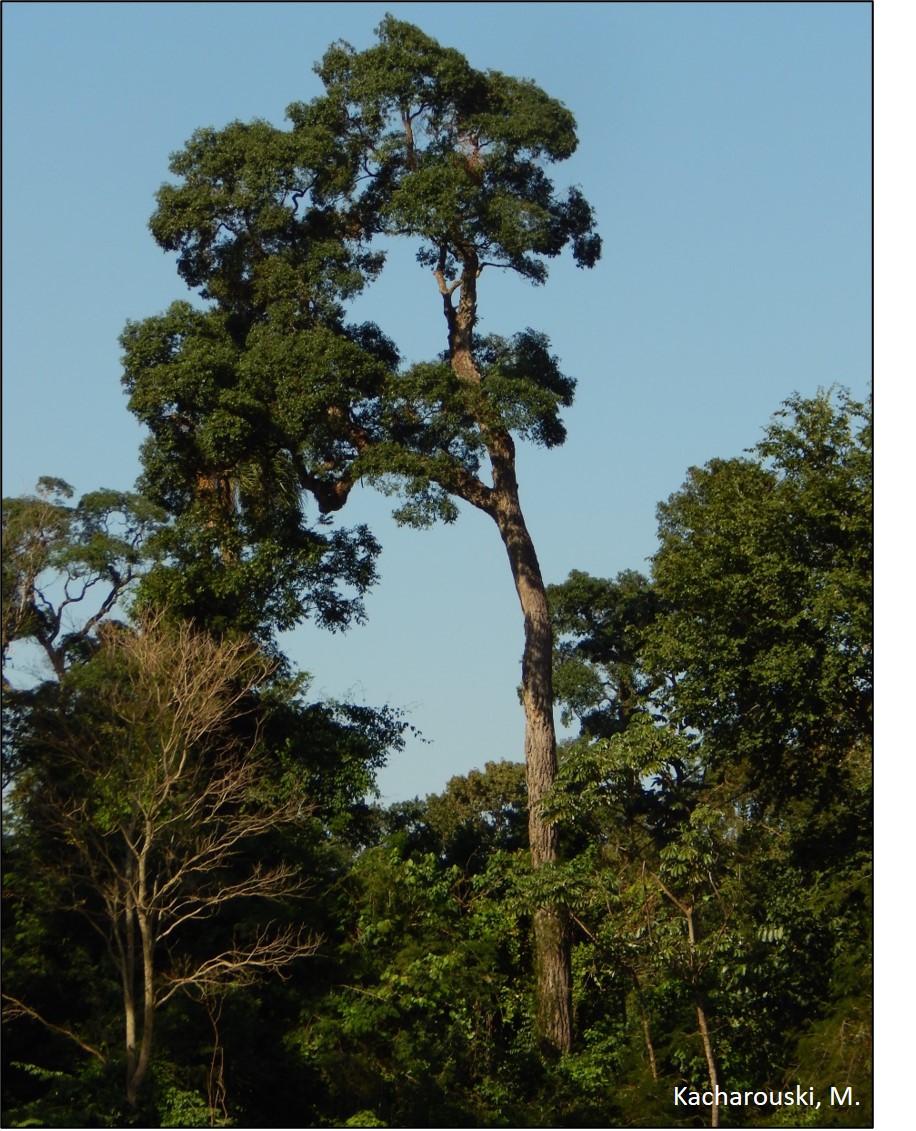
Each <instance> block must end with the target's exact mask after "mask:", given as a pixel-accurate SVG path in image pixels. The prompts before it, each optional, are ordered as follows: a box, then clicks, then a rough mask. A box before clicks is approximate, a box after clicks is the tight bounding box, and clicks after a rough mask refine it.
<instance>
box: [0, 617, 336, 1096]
mask: <svg viewBox="0 0 916 1131" xmlns="http://www.w3.org/2000/svg"><path fill="white" fill-rule="evenodd" d="M271 670H272V669H271V665H270V664H269V663H267V662H266V661H265V660H264V658H263V657H262V655H260V654H259V652H258V651H257V650H256V649H255V648H253V647H252V645H251V644H250V643H248V642H247V641H244V640H237V641H233V642H216V641H214V640H213V639H212V638H210V637H207V636H205V635H202V634H200V633H197V632H195V631H194V630H193V629H191V628H190V627H188V626H187V625H181V626H178V627H170V626H167V625H166V624H165V623H164V622H163V621H161V620H160V621H155V620H152V621H147V622H145V623H142V624H141V625H140V627H139V629H138V630H137V631H133V630H129V629H125V628H119V627H117V626H113V625H112V626H108V628H107V629H105V630H104V631H103V632H102V636H101V646H100V649H99V652H98V654H97V655H96V656H95V657H94V658H93V659H92V660H91V661H90V662H89V663H87V664H85V665H82V666H81V667H79V668H77V669H74V670H73V672H71V673H69V674H68V676H67V678H66V679H65V680H64V682H63V683H62V686H61V694H60V697H59V699H58V702H57V704H56V707H55V709H54V711H53V712H50V711H48V712H37V713H35V714H34V715H33V717H32V720H31V733H30V736H29V742H28V746H29V753H30V758H29V760H28V765H27V766H26V768H24V769H23V770H22V771H21V772H20V773H19V774H18V775H17V779H16V784H15V787H14V790H13V794H12V799H11V805H12V808H13V812H14V814H15V817H16V819H17V820H18V821H20V822H27V823H28V825H29V827H30V828H31V830H32V831H33V833H35V834H37V836H38V837H39V839H40V841H41V846H42V847H41V850H40V851H39V853H38V860H39V862H40V867H41V868H42V869H43V871H44V872H46V873H47V874H48V876H49V877H50V878H51V880H52V881H53V883H55V884H56V885H59V886H58V890H60V891H61V893H62V895H61V899H62V902H63V903H64V904H65V905H66V906H68V907H69V909H70V910H72V911H74V912H77V913H79V914H80V915H82V916H83V917H84V918H85V919H86V920H87V921H88V922H89V924H90V925H91V926H92V927H93V928H94V929H95V931H97V932H98V934H99V935H100V936H101V937H102V939H103V940H104V942H105V946H106V949H107V952H108V954H109V956H110V958H111V962H112V963H113V965H114V968H115V970H116V972H117V978H118V982H119V985H120V992H121V1000H122V1013H123V1025H124V1053H125V1058H126V1095H127V1101H128V1103H129V1104H130V1105H131V1106H136V1103H137V1096H138V1091H139V1089H140V1086H141V1084H142V1083H143V1080H144V1077H145V1076H146V1073H147V1070H148V1068H149V1064H150V1056H151V1054H152V1051H153V1045H154V1019H155V1015H156V1011H157V1010H158V1009H159V1008H160V1007H161V1006H162V1005H163V1004H164V1003H165V1002H167V1001H168V1000H169V999H170V998H171V997H172V996H173V995H175V994H176V993H177V992H178V991H180V990H186V991H198V992H199V993H201V994H204V995H208V994H212V993H213V992H215V991H217V990H219V989H221V988H224V987H228V986H232V985H239V984H245V983H247V982H250V981H251V980H253V979H254V978H256V977H258V976H259V975H262V974H264V973H268V972H281V971H282V970H283V969H284V968H285V967H286V966H288V965H289V964H290V963H291V962H293V961H294V960H295V959H297V958H301V957H304V956H306V955H309V954H312V953H313V952H314V951H315V949H316V946H317V940H316V939H315V938H314V937H313V936H310V935H308V934H306V933H305V932H303V931H302V930H298V929H297V928H296V927H295V926H291V925H287V926H274V925H272V924H271V923H267V922H263V921H262V922H260V923H259V924H257V925H256V926H254V927H252V928H250V929H249V931H248V933H247V934H244V933H242V932H234V933H233V934H232V935H231V937H227V936H225V935H224V936H223V938H222V942H220V943H218V944H216V943H213V942H209V943H207V945H208V946H210V947H211V949H209V950H206V949H202V946H201V940H202V939H204V938H205V937H206V938H208V939H209V938H219V937H220V932H219V930H217V931H216V932H215V933H214V934H213V935H212V936H205V935H204V934H203V933H202V932H201V931H200V929H199V924H200V921H201V920H204V919H214V918H218V917H219V916H220V915H221V913H223V912H224V911H227V910H229V909H231V908H232V907H234V906H235V905H236V904H237V903H238V902H239V901H241V900H248V901H251V900H258V901H263V900H270V901H284V900H287V899H290V898H292V897H295V896H297V895H300V894H301V893H302V892H303V890H304V886H305V884H304V881H303V878H302V876H301V874H300V871H299V869H298V868H296V867H295V866H293V865H290V864H285V863H279V864H274V865H271V866H265V865H264V864H262V863H261V861H260V859H259V853H258V841H259V839H260V838H262V837H264V836H265V834H267V833H268V832H270V831H272V830H275V829H276V828H277V827H278V826H283V825H290V824H292V823H294V822H298V821H301V820H302V819H303V817H304V816H306V814H307V810H306V809H305V807H304V805H303V802H302V800H301V797H300V796H299V795H298V794H297V793H296V792H295V791H292V792H290V793H289V795H288V796H286V797H285V798H283V799H280V800H278V799H277V797H276V795H275V793H273V792H272V791H271V788H270V786H269V785H268V782H269V775H268V774H267V773H266V768H265V759H264V757H263V755H262V751H261V749H260V745H259V736H258V732H257V726H256V724H254V723H253V721H252V719H253V717H254V713H253V710H252V700H253V699H254V698H255V696H256V693H257V689H258V687H259V686H260V685H262V684H263V683H264V682H265V680H267V679H268V678H269V676H270V674H271ZM195 925H198V926H197V929H196V930H195V929H194V928H195ZM189 928H191V929H190V930H189ZM4 997H5V998H6V1001H7V1004H8V1006H9V1007H10V1009H11V1011H12V1012H13V1014H16V1013H17V1012H18V1013H20V1014H21V1013H25V1014H28V1015H30V1016H32V1017H34V1018H36V1019H37V1020H40V1021H42V1022H43V1023H45V1024H46V1025H48V1026H49V1027H50V1028H52V1029H56V1031H58V1032H65V1033H66V1034H67V1035H68V1036H70V1037H72V1038H73V1039H74V1040H76V1041H77V1043H79V1044H80V1045H81V1047H83V1048H84V1049H86V1050H87V1051H89V1052H94V1053H95V1055H97V1056H100V1055H101V1054H100V1052H99V1050H97V1049H93V1048H92V1047H91V1046H90V1045H89V1043H88V1042H86V1041H83V1040H81V1038H80V1036H79V1034H78V1033H77V1032H76V1031H75V1030H74V1029H73V1027H72V1026H71V1027H69V1028H65V1027H63V1026H61V1025H57V1024H54V1023H53V1022H51V1021H50V1020H48V1019H47V1018H45V1017H41V1016H39V1015H38V1013H37V1012H36V1011H35V1010H34V1009H32V1008H31V1007H30V1006H29V1004H28V1003H26V1002H22V1001H19V1000H18V999H16V998H15V997H13V996H11V995H4Z"/></svg>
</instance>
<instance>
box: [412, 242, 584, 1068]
mask: <svg viewBox="0 0 916 1131" xmlns="http://www.w3.org/2000/svg"><path fill="white" fill-rule="evenodd" d="M461 258H462V261H463V264H464V269H463V271H462V274H461V277H460V279H459V280H456V281H454V282H451V283H449V282H448V281H447V279H446V277H445V251H444V250H443V252H442V254H441V256H440V260H439V267H438V269H437V271H436V272H435V274H436V280H437V282H438V285H439V291H440V294H441V295H442V301H443V311H444V314H445V318H446V322H447V323H448V344H449V361H450V364H451V367H452V370H453V372H454V373H455V375H456V376H457V377H458V378H459V379H460V380H462V381H468V382H479V381H480V380H481V374H480V370H479V369H478V367H477V362H476V360H475V357H474V337H473V331H474V324H475V323H476V321H477V276H478V274H479V273H480V268H479V266H478V263H477V258H476V255H475V253H474V252H473V250H472V249H462V253H461ZM456 290H457V291H458V292H459V298H458V303H457V306H456V305H455V304H454V301H453V295H454V293H455V291H456ZM478 423H479V425H480V428H481V432H482V434H483V436H484V439H485V443H486V446H487V451H488V453H489V456H490V465H491V469H492V474H493V486H492V488H490V489H487V488H485V487H483V486H482V485H481V484H479V483H478V484H477V486H478V487H479V488H480V491H481V492H482V493H483V494H481V495H480V497H477V495H476V494H475V493H469V492H463V494H464V497H465V498H466V499H467V500H468V501H469V502H471V503H473V504H474V505H475V506H478V507H480V508H481V509H482V510H484V511H486V513H487V514H489V515H490V516H491V518H493V520H494V521H495V522H496V525H497V527H498V529H499V533H500V536H501V537H502V540H503V543H504V545H505V547H506V553H507V554H508V556H509V566H510V568H511V570H512V579H513V581H514V582H515V588H516V591H517V592H518V599H519V603H520V605H521V607H522V615H523V617H524V621H525V650H524V653H523V655H522V703H523V706H524V709H525V768H526V776H527V781H528V834H529V840H530V845H531V864H532V867H534V868H541V867H542V866H543V865H544V864H549V863H552V862H553V861H554V860H556V858H557V830H556V827H555V826H554V825H552V824H550V823H549V822H548V821H546V820H545V819H544V816H543V811H542V800H543V798H544V795H545V794H546V793H547V792H548V791H549V789H550V788H551V786H552V785H553V783H554V781H555V780H556V776H557V738H556V731H555V729H554V723H553V628H552V625H551V620H550V609H549V607H548V605H547V591H546V589H545V587H544V580H543V578H542V577H541V567H540V565H539V563H538V558H537V553H536V552H535V549H534V543H533V542H532V540H531V535H530V534H529V533H528V527H527V526H526V524H525V517H524V515H523V513H522V507H521V502H520V501H519V496H518V480H517V478H516V474H515V444H514V442H513V440H512V437H511V436H510V435H509V433H508V432H506V431H504V430H503V429H501V428H494V427H492V425H491V424H490V423H489V422H487V421H483V420H480V421H478ZM534 951H535V979H536V989H537V1026H538V1034H539V1036H540V1038H541V1040H542V1041H543V1042H544V1044H545V1046H546V1047H548V1048H551V1049H553V1050H556V1051H558V1052H561V1053H563V1052H568V1051H569V1049H570V1048H571V1046H572V989H571V986H572V973H571V965H570V932H569V922H568V914H567V912H566V909H565V908H563V907H542V908H539V909H538V910H537V911H536V913H535V915H534Z"/></svg>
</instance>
